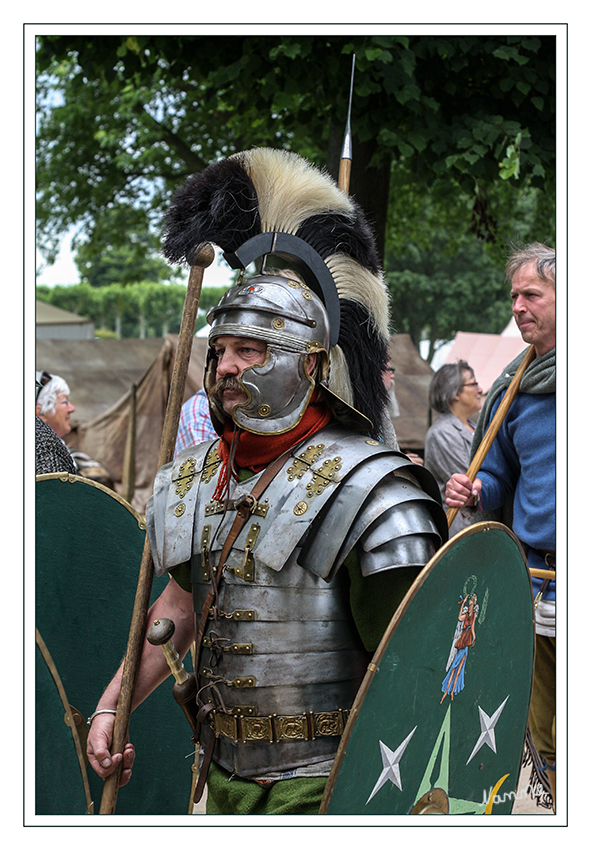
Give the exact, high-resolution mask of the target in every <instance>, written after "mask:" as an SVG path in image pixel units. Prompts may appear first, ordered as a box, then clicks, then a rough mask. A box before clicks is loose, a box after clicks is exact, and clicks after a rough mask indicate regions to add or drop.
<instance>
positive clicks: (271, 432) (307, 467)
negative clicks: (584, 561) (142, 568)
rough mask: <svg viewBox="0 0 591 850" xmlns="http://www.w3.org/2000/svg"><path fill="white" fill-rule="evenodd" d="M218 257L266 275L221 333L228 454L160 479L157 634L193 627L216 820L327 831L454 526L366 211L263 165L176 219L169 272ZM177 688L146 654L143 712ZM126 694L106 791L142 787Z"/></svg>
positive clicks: (228, 163)
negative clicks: (280, 822) (336, 797)
mask: <svg viewBox="0 0 591 850" xmlns="http://www.w3.org/2000/svg"><path fill="white" fill-rule="evenodd" d="M203 241H211V242H214V243H216V244H218V245H220V246H221V247H222V248H223V250H224V252H225V256H226V258H227V259H228V261H229V263H230V264H231V265H232V266H233V267H234V268H243V269H246V267H247V266H250V265H251V263H255V264H257V267H258V270H257V272H256V273H255V274H254V275H252V276H249V277H247V278H246V277H245V276H242V278H241V280H240V281H239V282H238V283H237V284H236V285H234V286H232V287H231V288H230V289H229V290H228V291H227V292H226V294H225V295H224V296H223V298H222V299H221V301H220V303H219V304H218V306H217V307H215V308H214V309H213V310H211V311H210V313H209V315H208V321H209V323H210V325H211V330H210V334H209V349H208V356H207V361H206V366H205V380H204V386H205V389H206V391H207V394H208V398H209V405H210V410H211V417H212V422H213V424H214V427H215V429H216V431H217V433H218V435H219V438H218V439H215V440H213V441H207V442H205V443H202V444H200V445H196V446H192V447H189V448H187V449H184V450H183V451H181V452H180V453H179V454H178V455H177V456H176V457H175V459H174V461H173V462H172V463H171V464H168V465H166V466H164V467H162V468H161V469H160V470H159V472H158V474H157V477H156V481H155V485H154V493H153V496H152V498H151V499H150V502H149V504H148V508H147V515H146V519H147V526H148V536H149V540H150V544H151V549H152V554H153V560H154V565H155V570H156V573H157V574H158V575H162V574H164V573H165V572H167V573H169V575H170V581H169V583H168V585H167V587H166V589H165V590H164V592H163V593H162V594H161V596H160V597H159V599H158V600H157V601H156V602H155V603H154V605H153V606H152V608H151V609H150V611H149V613H148V622H152V621H154V620H155V619H157V618H159V617H166V618H170V619H171V620H173V622H174V623H175V639H174V642H175V646H176V649H177V651H178V652H179V655H180V656H181V658H182V657H184V655H185V654H186V652H187V651H188V650H189V647H190V646H191V644H192V642H193V641H195V647H196V667H195V670H196V675H197V718H198V734H199V742H200V745H201V748H202V750H203V753H204V758H203V764H202V767H201V770H200V782H199V783H198V794H197V796H198V795H199V794H200V793H201V788H202V785H203V783H204V781H205V779H207V790H208V796H207V811H208V813H211V814H229V813H243V814H261V813H269V814H286V813H299V814H315V813H317V812H318V808H319V805H320V801H321V799H322V794H323V789H324V785H325V783H326V780H327V777H328V774H329V773H330V769H331V766H332V763H333V761H334V758H335V754H336V751H337V747H338V744H339V740H340V736H341V734H342V732H343V729H344V725H345V723H346V721H347V717H348V713H349V710H350V708H351V705H352V703H353V700H354V698H355V694H356V692H357V690H358V688H359V685H360V683H361V680H362V678H363V675H364V672H365V669H366V667H367V664H368V662H369V661H370V660H371V657H372V654H373V652H374V651H375V649H376V647H377V645H378V643H379V641H380V638H381V637H382V634H383V632H384V630H385V628H386V627H387V625H388V623H389V622H390V620H391V618H392V615H393V614H394V612H395V610H396V608H397V606H398V605H399V603H400V602H401V600H402V599H403V597H404V595H405V593H406V591H407V590H408V588H409V587H410V586H411V584H412V582H413V581H414V579H415V578H416V576H417V575H418V573H419V572H420V570H421V568H422V567H423V566H424V565H425V564H426V563H427V562H428V561H429V559H430V558H431V556H432V555H433V554H434V553H435V551H436V550H437V549H438V548H439V546H440V545H441V543H442V542H444V541H445V540H446V539H447V523H446V519H445V515H444V513H443V509H442V507H441V502H440V498H439V494H438V488H437V485H436V483H435V480H434V479H433V477H432V476H431V474H430V473H429V472H427V471H426V470H425V469H423V468H421V467H420V466H417V465H415V464H413V463H412V462H411V461H410V460H409V459H408V458H407V457H406V455H404V454H403V453H401V452H400V451H399V449H398V445H397V443H396V438H395V434H394V432H393V429H392V425H391V420H390V417H389V416H388V414H387V392H386V389H385V387H384V382H383V371H384V369H385V368H386V366H387V362H388V340H389V316H388V297H387V288H386V285H385V282H384V279H383V275H382V272H381V269H380V266H379V262H378V259H377V254H376V251H375V246H374V241H373V236H372V234H371V231H370V228H369V227H368V225H367V222H366V220H365V218H364V216H363V213H362V212H361V210H360V209H359V207H358V206H357V205H356V204H355V202H354V201H353V200H352V199H351V198H350V197H349V196H348V195H346V194H345V193H344V192H342V191H341V190H339V189H338V188H337V186H336V185H335V183H334V182H333V181H332V179H331V178H330V177H328V176H327V175H326V174H325V173H323V172H320V171H318V170H317V169H316V168H314V167H312V166H311V165H310V164H309V163H308V162H306V161H305V160H303V159H302V158H301V157H299V156H297V155H295V154H291V153H287V152H285V151H275V150H269V149H258V150H252V151H247V152H243V153H241V154H236V155H234V156H232V157H230V158H228V159H227V160H223V161H221V162H219V163H216V164H214V165H212V166H210V167H209V168H208V169H206V170H205V171H204V172H203V173H202V174H200V175H195V176H194V177H192V178H190V179H189V180H188V181H187V182H186V183H185V184H184V185H183V186H182V187H181V188H180V190H179V191H178V192H177V194H176V196H175V198H174V199H173V203H172V208H171V210H170V213H169V215H168V217H167V232H166V236H165V240H164V254H165V256H166V257H167V258H168V260H169V261H170V262H181V261H184V262H188V263H189V264H190V263H191V255H192V251H193V250H194V248H195V246H197V245H198V244H199V243H202V242H203ZM168 673H169V670H168V667H167V665H166V661H165V659H164V656H163V653H162V652H161V650H160V649H159V647H157V646H152V645H151V644H149V643H148V642H146V644H145V646H144V650H143V654H142V659H141V662H140V667H139V671H138V676H137V683H136V687H135V691H134V697H133V707H135V706H137V705H138V704H139V703H140V702H142V701H143V700H144V699H145V698H146V697H147V696H148V695H149V693H150V692H151V691H152V690H154V688H155V687H156V686H157V685H158V684H159V683H160V682H161V681H162V680H163V679H164V678H166V676H167V675H168ZM120 681H121V670H120V671H119V672H118V673H117V674H116V675H115V677H114V679H113V680H112V682H111V683H110V684H109V686H108V687H107V689H106V691H105V692H104V694H103V696H102V697H101V699H100V701H99V703H98V705H97V711H96V712H95V714H94V715H93V718H92V722H91V728H90V734H89V738H88V755H89V760H90V763H91V765H92V767H93V768H94V769H95V770H96V772H97V773H98V774H99V775H100V776H102V777H103V778H104V777H106V776H108V775H110V774H111V773H112V772H113V771H114V770H115V768H116V767H117V766H118V763H119V762H120V761H121V760H123V770H122V774H121V783H122V784H125V783H126V782H128V781H129V778H130V776H131V767H132V763H133V755H134V750H133V746H132V745H131V744H128V745H127V746H126V748H125V750H124V753H123V754H116V755H112V754H111V753H110V746H111V740H112V730H113V724H114V713H115V711H116V706H117V699H118V695H119V690H120ZM393 710H394V709H393ZM230 780H231V781H230Z"/></svg>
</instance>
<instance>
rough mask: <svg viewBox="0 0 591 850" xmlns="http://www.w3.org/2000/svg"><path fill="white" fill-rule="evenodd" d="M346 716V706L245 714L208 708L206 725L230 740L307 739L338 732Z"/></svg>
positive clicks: (272, 741)
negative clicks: (325, 709)
mask: <svg viewBox="0 0 591 850" xmlns="http://www.w3.org/2000/svg"><path fill="white" fill-rule="evenodd" d="M348 716H349V710H348V709H340V708H339V709H337V710H336V711H307V712H304V713H303V714H269V715H266V716H263V717H248V716H243V715H239V714H226V713H225V712H223V711H212V712H211V714H210V715H209V718H208V720H209V725H210V728H211V729H212V730H213V732H214V733H215V735H216V737H220V736H222V737H224V738H231V739H232V740H233V741H234V743H238V742H239V741H240V742H242V743H246V742H248V741H250V742H253V741H254V742H266V743H270V744H276V743H278V742H279V741H310V740H312V741H313V740H314V739H315V738H328V737H333V736H336V735H342V734H343V731H344V729H345V724H346V722H347V717H348Z"/></svg>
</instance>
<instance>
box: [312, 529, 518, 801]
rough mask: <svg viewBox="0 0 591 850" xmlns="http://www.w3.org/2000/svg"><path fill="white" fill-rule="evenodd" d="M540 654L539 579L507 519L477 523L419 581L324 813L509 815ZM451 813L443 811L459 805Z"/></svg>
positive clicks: (377, 670) (381, 655)
mask: <svg viewBox="0 0 591 850" xmlns="http://www.w3.org/2000/svg"><path fill="white" fill-rule="evenodd" d="M533 662H534V611H533V599H532V591H531V582H530V578H529V573H528V570H527V564H526V561H525V557H524V555H523V551H522V549H521V546H520V544H519V542H518V541H517V538H516V537H515V536H514V535H513V533H512V532H511V531H510V530H509V529H508V528H507V527H506V526H504V525H501V524H500V523H494V522H482V523H477V524H475V525H472V526H470V527H468V528H466V529H464V530H463V531H461V532H460V533H459V534H458V535H456V536H455V537H453V538H452V539H451V540H450V541H449V542H448V543H446V544H445V545H444V546H443V547H442V548H441V549H440V550H439V552H438V553H437V554H436V555H435V556H434V557H433V558H432V559H431V561H430V562H429V563H428V564H427V566H426V567H425V568H424V570H423V571H422V572H421V574H420V575H419V577H418V578H417V580H416V581H415V582H414V584H413V586H412V587H411V588H410V590H409V592H408V593H407V595H406V597H405V599H404V600H403V602H402V604H401V605H400V607H399V608H398V610H397V611H396V614H395V615H394V617H393V618H392V621H391V623H390V625H389V627H388V629H387V630H386V633H385V634H384V637H383V638H382V641H381V643H380V645H379V647H378V649H377V650H376V653H375V655H374V657H373V659H372V663H371V664H370V665H369V667H368V671H367V673H366V676H365V679H364V681H363V683H362V685H361V688H360V690H359V693H358V695H357V698H356V700H355V703H354V705H353V708H352V711H351V715H350V718H349V722H348V724H347V727H346V729H345V733H344V735H343V738H342V740H341V745H340V748H339V751H338V753H337V757H336V759H335V764H334V767H333V770H332V773H331V775H330V777H329V780H328V782H327V786H326V791H325V794H324V799H323V801H322V805H321V808H320V813H321V814H333V815H335V814H368V815H385V814H394V815H399V814H410V813H411V812H413V810H414V812H419V811H425V810H428V811H429V812H433V811H440V809H437V808H436V807H435V805H434V804H433V802H432V801H433V800H435V799H437V800H441V799H444V800H446V804H445V807H444V808H445V809H446V810H447V811H448V812H449V814H491V813H492V814H509V813H510V812H511V809H512V806H513V803H514V801H515V796H516V791H517V784H518V779H519V771H520V765H521V758H522V753H523V745H524V739H525V731H526V725H527V714H528V709H529V701H530V695H531V683H532V675H533ZM447 811H445V812H443V811H442V813H447Z"/></svg>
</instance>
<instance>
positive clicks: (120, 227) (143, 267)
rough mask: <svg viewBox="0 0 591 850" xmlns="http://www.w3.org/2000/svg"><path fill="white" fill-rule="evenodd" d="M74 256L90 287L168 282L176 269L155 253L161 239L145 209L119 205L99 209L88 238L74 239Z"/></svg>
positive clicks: (83, 278)
mask: <svg viewBox="0 0 591 850" xmlns="http://www.w3.org/2000/svg"><path fill="white" fill-rule="evenodd" d="M73 248H74V250H75V254H74V259H75V262H76V266H77V268H78V271H79V273H80V278H81V280H82V281H86V282H88V283H89V284H90V285H91V286H109V285H110V284H112V283H119V284H121V285H122V286H127V285H128V284H131V283H139V282H140V281H148V280H153V281H167V280H170V279H171V278H174V277H175V276H176V273H175V270H173V269H171V267H170V266H169V265H168V263H166V262H165V261H164V260H163V259H162V257H160V256H158V252H159V250H160V241H159V239H158V238H157V237H156V235H155V234H154V233H152V232H151V230H150V227H149V222H148V221H147V216H146V213H145V210H143V209H136V208H134V207H132V206H130V205H129V204H120V205H118V206H115V207H108V208H106V209H105V210H100V211H99V212H98V214H97V218H96V220H95V222H94V225H93V228H92V231H91V233H90V234H89V238H88V239H85V240H74V243H73Z"/></svg>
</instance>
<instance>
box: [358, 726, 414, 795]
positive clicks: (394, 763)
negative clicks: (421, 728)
mask: <svg viewBox="0 0 591 850" xmlns="http://www.w3.org/2000/svg"><path fill="white" fill-rule="evenodd" d="M416 731H417V727H416V726H415V728H414V729H413V730H412V732H411V733H410V735H408V736H407V737H406V738H405V739H404V741H403V742H402V743H401V744H400V746H399V747H398V749H397V750H396V751H395V752H392V750H391V749H390V748H389V747H387V746H386V745H385V744H384V743H383V742H382V741H380V751H381V753H382V765H383V769H382V772H381V773H380V777H379V779H378V781H377V782H376V784H375V785H374V789H373V791H372V792H371V794H370V795H369V797H368V798H367V802H366V804H365V805H366V806H367V803H369V801H370V800H371V798H372V797H373V796H374V794H377V792H378V791H379V790H380V788H381V787H382V785H384V784H385V783H386V782H387V781H388V779H389V780H390V782H392V783H393V784H394V785H396V787H397V788H400V790H401V791H402V780H401V779H400V767H399V762H400V759H401V758H402V755H403V753H404V751H405V749H406V748H407V746H408V743H409V741H410V739H411V738H412V736H413V735H414V733H415V732H416Z"/></svg>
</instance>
